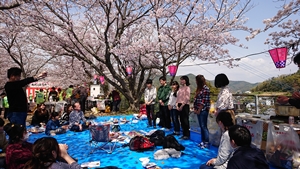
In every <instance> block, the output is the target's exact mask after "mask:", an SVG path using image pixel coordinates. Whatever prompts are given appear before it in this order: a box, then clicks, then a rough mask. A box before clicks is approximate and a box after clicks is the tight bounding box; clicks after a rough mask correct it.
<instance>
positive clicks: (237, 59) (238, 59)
mask: <svg viewBox="0 0 300 169" xmlns="http://www.w3.org/2000/svg"><path fill="white" fill-rule="evenodd" d="M263 53H268V51H264V52H259V53H253V54H249V55H246V56H242V57H239V58H232V59H226V60H219V61H215V62H207V63H197V64H192V65H180V67H186V66H195V65H209V64H216V63H221V62H228V61H232V60H235V61H240V60H241V59H244V58H247V57H250V56H254V55H260V54H263Z"/></svg>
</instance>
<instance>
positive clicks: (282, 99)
mask: <svg viewBox="0 0 300 169" xmlns="http://www.w3.org/2000/svg"><path fill="white" fill-rule="evenodd" d="M294 63H295V64H296V65H298V67H299V68H300V52H298V53H297V54H296V56H295V57H294ZM277 102H278V103H279V104H287V103H289V104H290V105H292V106H295V107H296V108H297V109H300V92H299V91H296V92H294V93H293V95H292V98H289V97H287V96H278V97H277Z"/></svg>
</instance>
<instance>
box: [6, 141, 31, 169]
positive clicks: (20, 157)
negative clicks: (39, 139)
mask: <svg viewBox="0 0 300 169" xmlns="http://www.w3.org/2000/svg"><path fill="white" fill-rule="evenodd" d="M31 158H32V144H31V143H28V142H23V143H22V144H19V143H15V144H9V145H8V146H7V148H6V165H7V169H22V168H23V167H24V165H25V163H26V162H27V161H29V160H30V159H31Z"/></svg>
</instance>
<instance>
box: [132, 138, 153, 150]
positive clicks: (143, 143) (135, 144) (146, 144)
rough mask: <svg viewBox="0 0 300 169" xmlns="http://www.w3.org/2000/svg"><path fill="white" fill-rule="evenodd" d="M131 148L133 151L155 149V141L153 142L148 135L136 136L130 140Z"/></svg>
mask: <svg viewBox="0 0 300 169" xmlns="http://www.w3.org/2000/svg"><path fill="white" fill-rule="evenodd" d="M129 149H130V150H132V151H145V150H153V149H154V143H152V142H151V141H150V140H149V139H148V138H147V137H144V136H135V137H133V138H132V139H131V140H130V141H129Z"/></svg>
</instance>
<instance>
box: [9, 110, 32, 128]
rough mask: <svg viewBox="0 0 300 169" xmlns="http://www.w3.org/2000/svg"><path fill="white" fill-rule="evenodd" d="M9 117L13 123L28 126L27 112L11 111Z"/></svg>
mask: <svg viewBox="0 0 300 169" xmlns="http://www.w3.org/2000/svg"><path fill="white" fill-rule="evenodd" d="M7 118H8V120H9V122H11V123H14V124H20V125H24V126H26V118H27V112H9V113H8V114H7Z"/></svg>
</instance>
